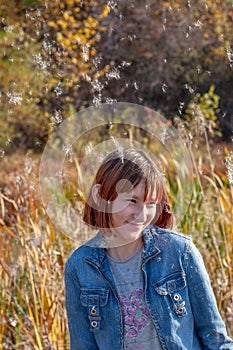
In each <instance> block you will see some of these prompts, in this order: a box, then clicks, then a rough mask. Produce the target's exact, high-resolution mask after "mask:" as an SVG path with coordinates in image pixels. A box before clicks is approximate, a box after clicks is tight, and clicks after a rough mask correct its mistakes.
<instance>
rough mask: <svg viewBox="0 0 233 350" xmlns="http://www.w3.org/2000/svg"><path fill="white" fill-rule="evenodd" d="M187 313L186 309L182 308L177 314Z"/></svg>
mask: <svg viewBox="0 0 233 350" xmlns="http://www.w3.org/2000/svg"><path fill="white" fill-rule="evenodd" d="M185 311H186V309H185V307H180V308H179V309H178V310H177V312H178V314H183V313H184V312H185Z"/></svg>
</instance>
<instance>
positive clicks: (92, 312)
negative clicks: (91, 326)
mask: <svg viewBox="0 0 233 350" xmlns="http://www.w3.org/2000/svg"><path fill="white" fill-rule="evenodd" d="M91 314H92V315H95V314H96V309H95V307H94V306H93V307H92V309H91Z"/></svg>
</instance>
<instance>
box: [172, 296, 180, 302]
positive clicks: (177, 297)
mask: <svg viewBox="0 0 233 350" xmlns="http://www.w3.org/2000/svg"><path fill="white" fill-rule="evenodd" d="M173 298H174V300H175V301H178V300H180V299H181V296H180V294H175V295H174V297H173Z"/></svg>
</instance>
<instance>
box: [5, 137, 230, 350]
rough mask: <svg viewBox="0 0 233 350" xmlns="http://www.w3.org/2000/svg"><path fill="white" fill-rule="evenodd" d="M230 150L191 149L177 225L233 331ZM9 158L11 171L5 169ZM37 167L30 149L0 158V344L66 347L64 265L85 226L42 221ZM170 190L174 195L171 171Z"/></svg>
mask: <svg viewBox="0 0 233 350" xmlns="http://www.w3.org/2000/svg"><path fill="white" fill-rule="evenodd" d="M231 152H232V151H231V149H230V146H229V145H224V146H222V147H219V146H218V145H214V144H213V145H212V146H211V145H210V144H209V143H205V144H203V145H202V147H201V148H199V149H197V150H196V151H193V150H191V155H192V162H193V175H192V176H193V191H192V193H190V198H188V200H189V202H190V205H189V208H188V210H187V211H186V212H185V213H184V216H183V219H182V221H181V222H180V223H179V226H178V228H177V230H179V231H180V232H183V233H185V234H187V235H191V236H192V238H193V240H194V242H195V243H196V245H197V246H198V248H199V250H200V251H201V253H202V255H203V258H204V261H205V264H206V268H207V270H208V272H209V275H210V278H211V282H212V286H213V289H214V293H215V295H216V299H217V304H218V307H219V310H220V313H221V315H222V317H223V319H224V321H225V323H226V326H227V329H228V333H229V334H230V335H231V336H233V185H232V183H231V181H230V180H231V178H230V176H231V174H230V172H231V171H232V167H233V165H232V153H231ZM16 159H17V161H16ZM25 159H26V161H25ZM14 162H15V163H16V164H17V165H16V166H15V169H14V171H12V172H11V174H7V175H6V171H8V170H9V169H10V166H11V169H13V168H14V166H13V165H14ZM9 164H10V165H9ZM38 166H39V158H38V157H34V158H33V156H27V157H25V156H24V157H23V156H19V155H17V156H14V157H11V158H9V159H7V158H6V159H3V160H2V167H1V169H2V179H3V178H4V174H5V176H6V178H7V181H8V182H7V186H6V185H3V182H2V184H1V186H2V191H1V193H0V213H1V214H0V215H1V216H0V230H1V231H0V232H1V233H0V276H1V278H0V349H40V350H42V349H43V350H44V349H69V334H68V326H67V317H66V312H65V304H64V281H63V269H64V264H65V261H66V259H67V258H68V256H69V255H70V254H71V253H72V251H73V250H74V249H75V248H76V247H78V246H79V245H80V244H81V243H82V242H84V241H86V240H87V238H88V231H87V229H86V228H85V227H83V226H82V225H81V224H80V228H79V230H78V233H77V234H74V235H73V236H71V235H68V234H66V233H64V232H61V231H59V229H58V228H57V227H55V226H54V225H53V223H52V222H51V221H50V220H49V218H48V216H47V214H46V212H45V210H44V209H43V206H42V205H41V201H40V193H39V188H38ZM169 191H170V195H171V200H174V199H175V198H176V194H177V193H176V192H177V186H176V183H175V179H174V178H173V175H172V173H171V174H170V179H169ZM71 205H72V204H71Z"/></svg>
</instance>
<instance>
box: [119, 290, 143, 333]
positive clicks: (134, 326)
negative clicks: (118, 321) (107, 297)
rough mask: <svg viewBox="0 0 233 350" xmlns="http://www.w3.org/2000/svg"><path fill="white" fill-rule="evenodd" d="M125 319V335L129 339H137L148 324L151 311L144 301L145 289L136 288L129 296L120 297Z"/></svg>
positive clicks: (122, 295)
mask: <svg viewBox="0 0 233 350" xmlns="http://www.w3.org/2000/svg"><path fill="white" fill-rule="evenodd" d="M119 299H120V303H121V308H122V313H123V318H124V335H125V336H126V337H128V338H136V337H137V335H138V333H139V332H141V331H142V330H143V329H144V328H145V327H146V326H147V324H148V322H149V319H150V314H149V311H148V309H147V307H146V303H145V300H144V293H143V289H141V288H136V289H135V290H134V291H133V292H132V293H131V294H130V296H129V298H128V297H127V296H126V295H125V294H121V295H119Z"/></svg>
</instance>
